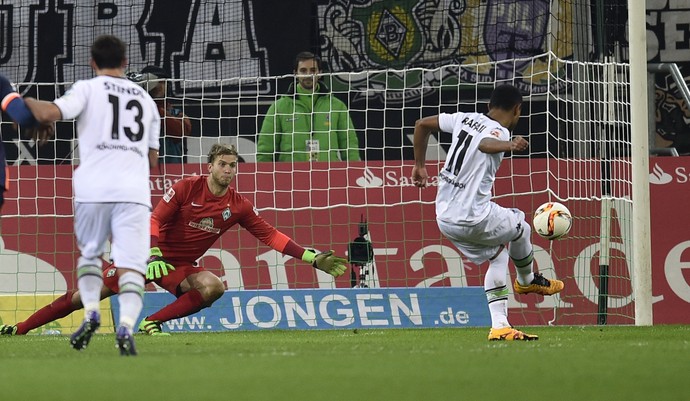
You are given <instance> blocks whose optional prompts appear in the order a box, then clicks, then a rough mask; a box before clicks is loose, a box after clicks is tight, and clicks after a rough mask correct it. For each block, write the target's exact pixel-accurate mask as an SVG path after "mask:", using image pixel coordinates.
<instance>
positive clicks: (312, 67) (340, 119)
mask: <svg viewBox="0 0 690 401" xmlns="http://www.w3.org/2000/svg"><path fill="white" fill-rule="evenodd" d="M294 72H295V78H296V80H297V85H294V84H292V85H290V89H289V91H288V92H289V93H288V94H286V95H283V96H281V97H280V99H278V100H277V101H276V102H275V103H273V104H272V105H271V107H270V108H269V109H268V112H267V113H266V118H265V119H264V122H263V124H262V125H261V132H260V133H259V138H258V140H257V146H256V148H257V152H256V153H257V154H256V160H257V161H260V162H261V161H337V160H360V157H359V141H358V140H357V134H356V133H355V129H354V125H353V124H352V119H351V118H350V115H349V112H348V110H347V106H345V103H343V102H342V101H341V100H340V99H338V98H337V97H335V96H333V95H332V94H331V93H330V91H329V89H328V87H327V86H326V85H325V84H324V83H323V82H319V81H318V79H319V73H320V72H321V69H320V67H319V59H318V57H316V55H314V54H313V53H310V52H301V53H299V54H298V55H297V57H296V58H295V71H294Z"/></svg>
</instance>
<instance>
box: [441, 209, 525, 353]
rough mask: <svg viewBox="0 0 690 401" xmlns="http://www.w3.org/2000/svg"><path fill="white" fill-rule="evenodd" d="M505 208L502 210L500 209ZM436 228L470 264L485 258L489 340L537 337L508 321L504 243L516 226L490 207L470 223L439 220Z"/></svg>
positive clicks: (506, 266)
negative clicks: (487, 264)
mask: <svg viewBox="0 0 690 401" xmlns="http://www.w3.org/2000/svg"><path fill="white" fill-rule="evenodd" d="M503 211H505V209H504V210H503ZM438 226H439V229H440V230H441V233H443V234H444V235H445V236H446V237H447V238H448V239H449V240H450V241H451V242H453V244H454V245H455V246H456V247H457V248H458V249H459V250H460V251H461V252H462V253H463V255H465V257H466V258H468V259H469V260H470V261H472V262H473V263H475V264H477V265H480V264H482V263H484V262H486V261H487V260H488V261H489V267H488V269H487V272H486V275H485V276H484V293H485V294H486V299H487V302H488V305H489V312H490V314H491V330H490V331H489V337H488V338H489V340H525V341H529V340H536V339H538V337H537V336H535V335H531V334H526V333H523V332H521V331H519V330H516V329H514V328H513V327H512V326H511V325H510V323H509V321H508V294H509V289H508V286H507V281H508V259H509V256H508V251H507V250H506V249H505V246H504V245H503V244H504V243H506V242H507V241H508V240H509V239H511V238H514V237H515V235H516V234H515V230H516V228H515V227H516V226H515V225H513V224H512V222H511V221H509V220H507V216H506V213H502V211H501V210H492V212H491V213H490V214H489V216H488V217H487V218H486V219H484V220H483V221H481V222H480V223H479V224H476V225H473V226H459V225H451V224H447V223H444V222H441V221H439V222H438Z"/></svg>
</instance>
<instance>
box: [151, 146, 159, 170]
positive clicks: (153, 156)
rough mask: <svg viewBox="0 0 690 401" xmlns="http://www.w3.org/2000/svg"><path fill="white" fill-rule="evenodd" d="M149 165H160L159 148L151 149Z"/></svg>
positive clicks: (154, 166) (153, 166) (152, 166)
mask: <svg viewBox="0 0 690 401" xmlns="http://www.w3.org/2000/svg"><path fill="white" fill-rule="evenodd" d="M149 167H151V168H156V167H158V150H157V149H149Z"/></svg>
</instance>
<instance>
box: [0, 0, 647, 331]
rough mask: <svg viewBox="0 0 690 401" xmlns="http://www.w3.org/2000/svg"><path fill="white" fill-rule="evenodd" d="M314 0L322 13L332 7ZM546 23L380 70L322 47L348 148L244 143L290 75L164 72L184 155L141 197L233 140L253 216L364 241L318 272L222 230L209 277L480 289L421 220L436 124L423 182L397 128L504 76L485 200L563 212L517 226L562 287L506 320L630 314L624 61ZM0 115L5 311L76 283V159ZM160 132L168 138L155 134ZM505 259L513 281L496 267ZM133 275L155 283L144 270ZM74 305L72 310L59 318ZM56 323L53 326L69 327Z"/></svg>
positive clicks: (201, 164)
mask: <svg viewBox="0 0 690 401" xmlns="http://www.w3.org/2000/svg"><path fill="white" fill-rule="evenodd" d="M335 3H337V4H340V2H334V4H335ZM467 3H468V7H470V6H471V7H470V8H468V9H467V10H465V11H464V12H467V13H478V15H479V14H483V13H484V14H486V15H487V19H486V21H488V23H493V26H494V27H498V26H500V24H501V23H504V24H505V23H507V22H506V21H503V20H502V19H501V18H503V16H499V15H493V14H491V12H490V11H487V9H485V8H483V7H486V6H485V5H481V4H480V2H467ZM475 3H476V4H475ZM534 3H548V2H534ZM553 3H554V4H556V5H559V4H560V5H561V6H563V4H565V3H567V2H553ZM561 3H563V4H561ZM337 4H336V5H337ZM336 5H333V4H331V6H332V7H336ZM329 7H330V6H329ZM321 11H323V13H322V14H321V15H322V16H323V18H324V19H325V18H327V17H328V16H329V15H330V14H328V12H335V10H333V9H331V8H327V9H326V8H325V9H323V10H321ZM384 11H385V10H374V11H372V12H379V13H380V16H379V18H381V19H384V18H390V21H393V20H395V18H397V19H398V20H400V14H396V13H398V12H399V11H396V10H387V12H388V13H389V14H390V15H389V16H388V17H386V15H385V14H386V13H385V12H384ZM534 12H536V11H534ZM492 15H493V19H492V18H489V17H491V16H492ZM538 15H539V16H540V18H546V20H547V22H545V23H547V24H551V25H553V26H555V25H558V24H561V25H568V24H572V21H568V20H567V18H565V17H563V15H566V14H564V13H563V11H562V7H561V9H560V11H559V9H558V7H556V6H553V7H551V8H549V7H548V5H547V7H546V8H545V14H538ZM568 15H569V14H568ZM514 17H515V18H518V19H516V20H514V21H513V22H512V23H513V24H517V22H519V23H520V24H525V23H526V22H527V21H526V20H524V19H519V18H521V17H520V15H517V16H514ZM559 18H560V19H559ZM569 18H570V17H569ZM492 21H493V22H492ZM516 21H517V22H516ZM404 22H405V21H402V23H403V24H404ZM538 22H539V21H538ZM539 23H541V22H539ZM391 24H393V26H394V25H395V24H394V23H393V22H391ZM511 26H512V27H513V28H511V29H512V31H515V29H517V28H515V26H514V25H511ZM553 26H552V28H551V30H550V31H548V32H549V35H547V37H545V38H541V39H543V41H544V43H547V44H548V45H544V44H542V45H540V46H541V47H542V48H545V49H547V50H546V51H544V52H541V53H538V54H529V55H525V56H522V54H523V53H521V52H519V51H512V52H506V51H504V50H505V49H503V50H502V49H501V48H494V49H491V48H490V46H489V44H488V41H489V40H491V39H490V36H486V35H490V34H491V32H494V31H495V32H494V35H498V36H496V38H498V37H499V36H500V34H501V30H500V29H498V28H496V29H495V30H494V31H491V30H490V29H485V31H484V32H483V36H482V34H481V32H479V30H480V28H483V27H481V26H479V25H475V26H471V27H465V28H463V29H464V30H465V31H464V33H465V34H466V35H467V37H472V38H475V42H474V43H472V42H471V41H470V43H467V42H463V46H465V47H461V48H460V51H459V53H458V55H457V57H456V56H453V57H455V58H454V60H455V62H449V63H436V65H434V64H435V63H433V62H430V63H426V65H425V66H423V67H417V66H415V65H414V64H415V63H412V62H410V63H408V65H407V66H403V68H398V67H396V66H395V65H394V64H393V63H392V62H391V64H390V65H389V67H390V68H385V69H384V68H367V69H364V70H360V71H355V72H351V71H349V72H348V71H340V70H339V68H337V67H338V65H337V63H338V62H341V63H342V62H344V60H345V59H344V58H343V57H340V58H339V56H343V54H339V55H338V54H336V53H337V51H338V50H339V49H340V50H341V49H342V48H338V44H337V43H331V44H330V45H328V46H326V45H324V46H326V47H324V48H322V56H323V63H324V66H326V67H328V70H330V71H332V72H329V73H323V74H322V75H321V77H320V78H321V85H324V86H326V87H328V88H329V90H330V92H331V93H332V94H333V95H334V96H335V98H337V99H339V100H341V101H343V102H344V103H345V105H346V106H347V109H348V110H349V116H350V118H351V120H352V123H353V127H352V128H353V129H354V130H355V132H356V135H357V139H358V144H357V148H358V149H359V158H360V159H361V160H344V161H331V162H327V161H314V162H309V161H305V162H296V161H288V162H276V163H273V162H257V147H256V141H257V139H258V137H259V135H261V134H260V132H261V130H262V124H263V122H264V119H265V118H266V115H267V111H268V109H269V106H270V105H271V104H273V102H275V101H276V100H278V99H279V98H280V97H281V96H283V95H284V94H285V92H286V91H287V88H288V86H289V85H290V84H292V83H294V82H295V76H293V75H275V74H274V75H271V76H256V75H247V76H240V77H228V78H226V79H202V80H197V79H185V78H183V77H173V78H171V79H170V81H169V85H168V86H167V88H166V92H165V95H164V97H165V100H166V101H168V102H169V103H170V104H171V105H172V106H173V107H174V108H176V109H178V110H179V111H181V112H182V113H184V114H185V115H186V116H187V118H188V119H189V121H190V122H191V127H192V129H191V132H189V133H186V134H185V136H184V137H183V139H182V146H183V148H184V154H183V155H182V156H180V157H179V158H178V159H177V160H175V158H174V157H173V158H172V159H169V160H166V162H165V163H162V164H161V165H160V168H159V171H156V172H153V175H152V177H151V190H152V197H153V201H154V204H155V203H156V202H157V201H158V200H159V199H160V198H161V196H162V194H163V193H164V192H165V190H166V189H167V188H169V187H170V186H171V185H172V184H173V183H174V182H176V181H177V180H179V179H181V178H182V177H185V176H189V175H195V174H206V173H207V156H206V155H207V153H208V151H209V149H210V148H211V146H212V145H213V144H214V143H228V144H234V145H236V146H237V148H238V150H239V153H240V156H241V159H242V160H241V161H242V162H241V163H240V166H239V172H238V176H237V178H236V180H235V182H234V184H233V185H234V187H235V188H236V189H237V190H238V191H239V192H240V193H241V194H243V195H245V196H247V197H248V198H249V199H250V200H251V201H252V202H253V203H254V204H255V206H256V207H257V210H258V211H259V212H260V214H261V215H262V216H263V218H264V219H266V220H267V221H268V222H270V223H271V224H273V225H275V226H276V227H277V228H278V229H280V230H281V231H282V232H284V233H286V234H287V235H288V236H290V237H292V238H293V239H295V240H296V242H298V243H299V244H301V245H304V246H305V247H308V248H314V249H316V250H321V251H325V250H329V249H333V250H335V251H336V253H338V254H341V255H345V254H347V253H348V251H349V249H350V247H349V245H350V244H351V243H352V242H353V241H354V240H355V238H358V237H363V238H364V239H365V240H366V241H368V242H370V243H371V244H372V249H373V256H372V257H371V258H370V259H367V260H365V261H361V263H359V264H352V265H351V270H348V272H347V274H345V275H344V276H342V277H340V278H338V279H336V280H334V279H332V277H330V276H328V275H326V274H322V273H320V272H317V271H314V270H313V269H311V268H310V267H309V266H308V265H306V264H305V263H303V262H301V261H296V260H293V259H291V258H289V257H285V256H284V255H281V254H280V253H278V252H276V251H274V250H272V249H270V248H269V247H267V246H265V245H264V244H261V243H260V242H259V241H257V240H256V239H255V238H254V237H252V236H251V234H249V233H248V232H247V231H246V230H243V229H241V228H239V227H238V229H232V230H230V231H228V232H227V233H226V234H224V235H223V236H222V237H221V239H220V240H219V242H218V243H217V244H215V245H214V246H213V247H212V248H211V249H210V250H209V251H208V252H207V253H206V255H205V256H204V257H203V258H202V259H201V260H200V261H199V262H200V265H202V266H204V267H205V268H206V269H208V270H210V271H211V272H213V273H214V274H216V275H218V276H219V277H221V278H222V280H223V281H224V283H225V285H226V288H227V289H228V290H265V289H275V290H286V289H308V288H322V289H334V288H339V289H342V288H352V287H360V288H363V287H367V288H393V287H408V288H435V287H468V286H476V287H481V286H483V275H484V273H485V271H486V267H487V266H486V264H484V265H481V266H476V265H474V264H472V263H471V262H469V261H467V260H466V259H464V258H463V256H462V255H461V254H460V253H459V251H458V250H457V249H455V248H454V247H453V245H452V244H451V243H450V242H449V241H447V240H446V239H445V238H443V236H442V235H441V234H440V233H439V231H438V228H437V226H436V221H435V212H434V198H435V193H436V188H435V187H436V185H437V182H438V178H437V176H438V170H439V168H440V166H441V165H442V163H443V161H444V160H445V157H446V152H447V151H448V147H449V145H450V142H451V137H450V134H449V133H443V132H440V133H434V134H432V138H431V139H430V146H429V148H428V151H427V168H428V170H429V173H430V176H431V185H430V187H429V188H426V189H424V190H419V189H418V188H416V187H414V185H413V184H412V182H411V179H410V173H411V170H412V166H413V163H414V161H413V159H414V156H413V150H412V134H413V130H414V123H415V121H416V120H417V119H419V118H422V117H425V116H429V115H434V114H438V113H453V112H457V111H462V112H485V111H486V110H487V105H488V96H489V95H490V93H491V90H492V88H494V87H495V86H496V85H498V84H501V83H513V84H515V85H517V86H518V87H519V88H520V89H521V90H522V91H523V93H524V105H523V108H522V114H523V117H522V118H521V120H520V123H519V125H518V127H517V129H516V131H515V133H516V134H520V135H523V136H525V137H526V138H527V139H528V141H529V142H530V150H529V151H528V152H524V153H519V154H512V155H507V157H506V159H505V160H504V161H503V164H502V166H501V168H500V170H499V173H498V177H497V180H496V183H495V188H494V195H495V197H494V199H495V201H496V202H497V203H499V204H501V205H502V206H506V207H517V208H519V209H521V210H523V211H524V212H525V214H526V218H527V221H528V222H530V223H531V220H532V214H533V212H534V210H535V209H536V208H537V206H539V205H540V204H542V203H544V202H546V201H559V202H562V203H564V204H565V205H566V206H567V207H568V208H569V209H570V211H571V212H572V213H573V215H574V217H575V220H574V224H573V228H572V230H571V231H570V233H569V234H568V235H567V236H566V237H565V238H563V239H560V240H557V241H553V242H551V241H547V240H545V239H543V238H540V237H539V236H537V235H536V234H533V236H532V241H533V243H534V251H535V270H538V271H539V272H542V273H544V275H545V276H546V277H547V278H551V277H554V278H559V279H561V280H563V281H564V282H565V289H564V291H563V292H562V293H561V294H559V295H557V296H554V297H541V296H534V295H530V296H520V295H513V294H512V292H511V295H510V296H509V309H510V314H509V317H510V320H511V323H512V324H515V325H524V324H596V323H597V322H599V323H602V320H601V319H602V317H605V320H604V321H605V322H607V323H612V324H632V323H634V295H633V290H632V284H631V283H632V278H631V276H632V265H633V261H632V260H631V255H632V246H633V244H632V234H631V209H632V203H631V200H630V199H631V166H632V164H631V159H630V126H629V121H630V115H629V113H630V112H629V103H630V99H629V95H628V93H629V69H628V65H627V64H624V63H617V62H582V61H573V60H574V57H573V53H574V52H575V50H573V45H572V43H569V42H568V40H571V41H572V36H568V35H566V34H565V33H564V32H565V30H563V29H564V28H561V29H562V30H561V31H558V30H556V29H555V28H553ZM568 26H570V25H568ZM331 28H334V27H333V26H332V27H331ZM323 29H324V32H326V31H328V29H329V28H328V26H326V27H324V28H323ZM473 30H474V31H477V32H474V31H473ZM558 32H560V34H559V33H558ZM513 33H514V32H513ZM496 38H494V39H495V41H498V42H500V40H499V39H496ZM391 40H392V39H391ZM485 42H487V43H485ZM498 42H497V43H498ZM387 45H388V46H393V47H390V48H388V49H384V50H386V51H389V50H390V49H394V48H395V47H394V46H399V48H398V50H401V49H403V48H404V46H406V43H405V42H404V41H403V42H402V43H398V44H397V45H396V44H395V43H393V42H388V43H387ZM329 46H330V47H329ZM585 47H586V46H585ZM379 50H381V49H379ZM372 51H374V52H375V51H376V49H373V50H372ZM381 51H383V50H381ZM525 52H527V51H525ZM532 53H534V52H532ZM377 54H379V53H377ZM380 54H383V53H380ZM391 57H392V56H391ZM451 58H452V57H451ZM447 59H449V58H446V59H443V58H439V59H438V60H440V61H443V60H447ZM349 61H351V62H354V61H356V60H355V59H349ZM419 64H420V65H423V64H424V63H421V62H420V63H419ZM340 67H343V66H342V65H341V66H340ZM350 67H353V66H350ZM85 78H88V76H87V77H85ZM71 83H72V81H66V82H53V83H38V84H35V83H28V82H24V83H20V87H23V88H28V89H26V91H29V92H30V91H31V90H32V89H31V88H42V89H41V90H34V91H33V92H32V93H33V94H34V96H36V95H38V96H39V97H40V96H44V97H45V98H46V100H52V97H55V96H59V95H61V94H63V93H64V90H65V89H66V88H68V87H69V85H70V84H71ZM239 83H241V84H239ZM213 88H234V89H233V90H232V91H227V92H226V91H223V90H220V91H219V90H213ZM46 94H47V95H46ZM284 118H286V119H288V120H289V119H291V118H293V117H289V116H288V117H284ZM2 126H3V138H4V142H5V143H6V144H11V145H13V146H14V149H17V151H16V154H11V155H10V156H11V157H10V160H9V164H10V169H9V172H10V174H9V179H10V181H9V182H10V187H9V190H8V192H7V193H6V194H5V205H4V208H3V215H4V216H3V226H2V243H1V244H0V245H2V246H1V247H0V258H2V261H3V262H2V263H1V264H0V317H1V318H2V320H3V321H4V322H7V323H10V322H15V321H17V320H21V319H24V318H26V316H28V314H30V313H32V312H34V311H35V310H37V309H38V308H39V307H41V306H42V305H44V304H45V303H47V302H48V301H49V300H51V299H53V298H54V297H55V296H57V295H60V294H62V293H63V292H64V291H66V290H68V289H74V288H75V287H76V279H75V274H74V270H75V268H74V266H75V265H76V260H77V257H78V251H77V249H76V245H75V241H74V236H73V228H72V218H73V206H72V191H71V176H72V171H73V168H74V167H76V166H78V164H79V148H78V142H77V141H76V140H75V138H76V133H75V128H74V124H73V123H71V122H62V123H59V125H58V130H59V132H58V139H56V140H55V141H52V142H50V143H48V144H47V145H45V146H44V147H41V148H37V147H35V146H34V144H32V143H30V142H28V141H26V140H24V139H21V138H20V137H18V136H17V135H16V134H11V133H10V132H11V131H10V127H9V124H8V123H7V122H6V121H5V122H3V123H2ZM6 133H7V134H6ZM162 135H163V136H164V139H171V140H173V142H174V141H176V140H177V137H176V136H173V135H170V134H168V133H166V132H163V133H162ZM66 148H68V149H69V151H68V152H65V151H64V149H66ZM57 155H60V156H59V157H58V156H57ZM364 223H366V224H364ZM107 259H108V254H106V255H104V260H107ZM509 271H510V275H511V277H509V278H508V282H509V283H512V281H513V280H514V278H515V273H514V269H513V267H512V264H511V267H510V268H509ZM147 290H148V291H151V292H154V291H161V290H160V288H157V287H155V286H154V285H149V286H148V287H147ZM221 301H222V302H220V301H219V302H220V303H219V304H217V305H216V306H218V307H220V308H224V309H232V307H233V305H232V304H228V303H227V301H224V299H221ZM223 302H226V303H223ZM80 319H81V315H80V314H79V315H78V316H77V317H76V318H75V324H74V326H76V325H77V324H76V322H78V321H79V320H80ZM61 324H62V326H61V327H63V328H66V329H67V330H69V329H68V328H67V327H74V326H69V325H70V323H69V322H67V323H65V322H64V321H63V322H62V323H61Z"/></svg>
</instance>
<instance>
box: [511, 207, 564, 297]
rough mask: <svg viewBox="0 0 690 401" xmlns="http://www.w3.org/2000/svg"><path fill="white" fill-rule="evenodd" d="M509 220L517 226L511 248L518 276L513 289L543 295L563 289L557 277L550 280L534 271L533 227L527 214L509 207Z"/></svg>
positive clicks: (518, 291) (519, 292)
mask: <svg viewBox="0 0 690 401" xmlns="http://www.w3.org/2000/svg"><path fill="white" fill-rule="evenodd" d="M507 211H508V213H504V214H506V219H507V221H510V224H511V225H512V226H514V227H516V228H517V230H516V231H517V234H516V235H515V237H514V238H511V240H510V244H509V249H510V259H511V260H512V261H513V264H514V265H515V271H516V273H517V277H516V278H515V282H514V283H513V289H514V290H515V293H517V294H529V293H536V294H541V295H553V294H556V293H559V292H560V291H561V290H562V289H563V282H562V281H560V280H556V279H551V280H548V279H546V278H545V277H544V276H543V275H542V274H541V273H534V271H533V259H534V252H533V250H532V241H531V239H530V235H531V233H532V228H531V226H530V225H529V223H527V222H526V221H525V214H524V213H523V212H522V211H521V210H518V209H507Z"/></svg>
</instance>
